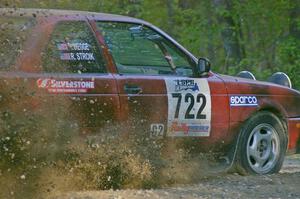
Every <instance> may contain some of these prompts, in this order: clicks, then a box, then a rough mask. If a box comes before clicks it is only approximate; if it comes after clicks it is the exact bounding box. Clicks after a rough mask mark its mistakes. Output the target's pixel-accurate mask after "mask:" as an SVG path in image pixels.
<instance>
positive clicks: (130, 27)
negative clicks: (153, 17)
mask: <svg viewBox="0 0 300 199" xmlns="http://www.w3.org/2000/svg"><path fill="white" fill-rule="evenodd" d="M0 16H1V17H0V26H1V30H0V42H1V43H0V47H1V50H0V76H1V84H0V89H1V90H5V88H6V87H7V86H8V85H14V86H16V85H19V87H20V86H21V87H22V88H24V89H29V90H31V91H32V93H33V94H32V100H31V101H30V102H31V103H30V104H29V105H28V106H31V108H32V110H33V111H34V110H35V109H34V108H36V107H39V104H40V103H42V102H41V101H38V98H35V99H33V97H34V96H46V98H47V99H48V100H49V101H50V99H54V98H55V99H63V100H64V101H66V102H68V103H66V104H67V105H66V106H68V107H66V109H68V108H69V107H72V109H73V110H77V111H81V110H82V112H81V113H80V125H81V126H82V127H87V128H105V126H106V125H107V124H108V123H110V124H132V126H127V127H126V128H128V129H131V130H132V129H136V128H133V127H134V125H133V123H130V122H128V121H136V122H137V123H139V124H136V125H138V130H139V132H141V133H142V134H143V136H145V137H150V138H152V139H159V138H162V139H165V140H168V139H169V140H176V139H178V140H192V142H191V145H192V144H193V145H195V146H196V147H198V148H200V149H201V150H203V151H219V152H220V151H221V152H224V151H225V152H224V153H225V154H226V155H227V156H228V157H229V158H230V161H231V162H233V163H235V165H238V166H239V168H241V169H242V170H243V171H245V172H246V173H254V174H255V173H256V174H269V173H275V172H278V171H279V170H280V168H281V166H282V163H283V159H284V156H285V154H286V152H287V151H288V152H289V153H294V152H295V151H296V148H297V145H298V144H299V138H300V93H299V92H298V91H296V90H293V89H291V88H288V87H286V86H282V85H278V84H274V83H271V82H269V83H268V82H260V81H255V80H251V79H246V78H241V77H231V76H225V75H220V74H216V73H213V72H212V71H211V70H210V64H209V62H208V61H207V60H206V59H203V58H200V59H199V60H198V59H196V58H195V57H194V56H193V55H192V54H191V53H189V52H188V51H187V50H186V49H185V48H184V47H182V46H181V45H180V44H178V43H177V42H176V41H175V40H174V39H172V38H171V37H170V36H168V35H167V34H166V33H164V32H163V31H161V30H160V29H158V28H157V27H155V26H153V25H151V24H149V23H147V22H145V21H142V20H139V19H135V18H130V17H125V16H117V15H110V14H101V13H89V12H80V11H63V10H34V9H6V8H3V9H0ZM26 99H27V98H26ZM49 101H48V102H49ZM70 104H71V105H70ZM16 106H18V104H17V103H16V104H15V107H16ZM49 106H52V105H49ZM36 110H38V108H36ZM74 114H75V113H74ZM72 116H73V115H72Z"/></svg>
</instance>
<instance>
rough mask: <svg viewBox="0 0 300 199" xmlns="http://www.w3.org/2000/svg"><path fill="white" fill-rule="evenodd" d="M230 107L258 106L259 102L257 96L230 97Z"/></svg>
mask: <svg viewBox="0 0 300 199" xmlns="http://www.w3.org/2000/svg"><path fill="white" fill-rule="evenodd" d="M230 106H233V107H242V106H244V107H246V106H258V100H257V97H256V96H241V95H238V96H230Z"/></svg>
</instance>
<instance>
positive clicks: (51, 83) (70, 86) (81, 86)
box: [37, 79, 95, 93]
mask: <svg viewBox="0 0 300 199" xmlns="http://www.w3.org/2000/svg"><path fill="white" fill-rule="evenodd" d="M37 86H38V87H39V88H43V89H47V90H48V92H50V93H86V92H88V90H89V89H94V88H95V82H94V81H65V80H55V79H38V80H37Z"/></svg>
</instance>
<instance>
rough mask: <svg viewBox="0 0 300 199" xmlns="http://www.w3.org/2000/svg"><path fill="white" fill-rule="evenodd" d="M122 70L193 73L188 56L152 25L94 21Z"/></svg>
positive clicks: (126, 72) (178, 73) (182, 74)
mask: <svg viewBox="0 0 300 199" xmlns="http://www.w3.org/2000/svg"><path fill="white" fill-rule="evenodd" d="M97 26H98V29H99V30H100V31H101V32H102V34H103V36H104V38H105V41H106V44H107V46H108V48H109V50H110V52H111V54H112V56H113V58H114V61H115V63H116V66H117V69H118V71H119V73H121V74H146V75H181V76H192V75H193V67H194V66H193V64H192V63H190V61H189V60H190V58H189V57H188V56H187V55H185V54H184V53H183V52H181V51H180V50H179V49H178V48H177V47H176V46H175V45H174V44H172V43H171V42H169V41H168V40H167V39H165V38H164V37H163V36H161V35H160V34H158V33H157V32H155V31H153V30H152V29H150V28H148V27H145V26H142V25H139V24H131V23H118V22H97Z"/></svg>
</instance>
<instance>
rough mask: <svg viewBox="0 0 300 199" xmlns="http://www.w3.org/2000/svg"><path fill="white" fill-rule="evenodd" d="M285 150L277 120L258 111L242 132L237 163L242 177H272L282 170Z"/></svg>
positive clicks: (284, 142)
mask: <svg viewBox="0 0 300 199" xmlns="http://www.w3.org/2000/svg"><path fill="white" fill-rule="evenodd" d="M286 149H287V135H286V132H285V129H284V127H283V124H282V122H281V121H280V120H279V118H278V117H277V116H276V115H274V114H272V113H269V112H260V113H258V114H256V115H255V116H253V117H252V118H250V119H249V120H248V121H247V123H246V125H245V126H244V128H243V129H242V132H241V135H240V140H239V143H238V147H237V154H236V155H237V156H236V164H237V168H238V171H239V172H240V173H242V174H261V175H263V174H272V173H277V172H279V170H280V169H281V167H282V163H283V160H284V156H285V153H286Z"/></svg>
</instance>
